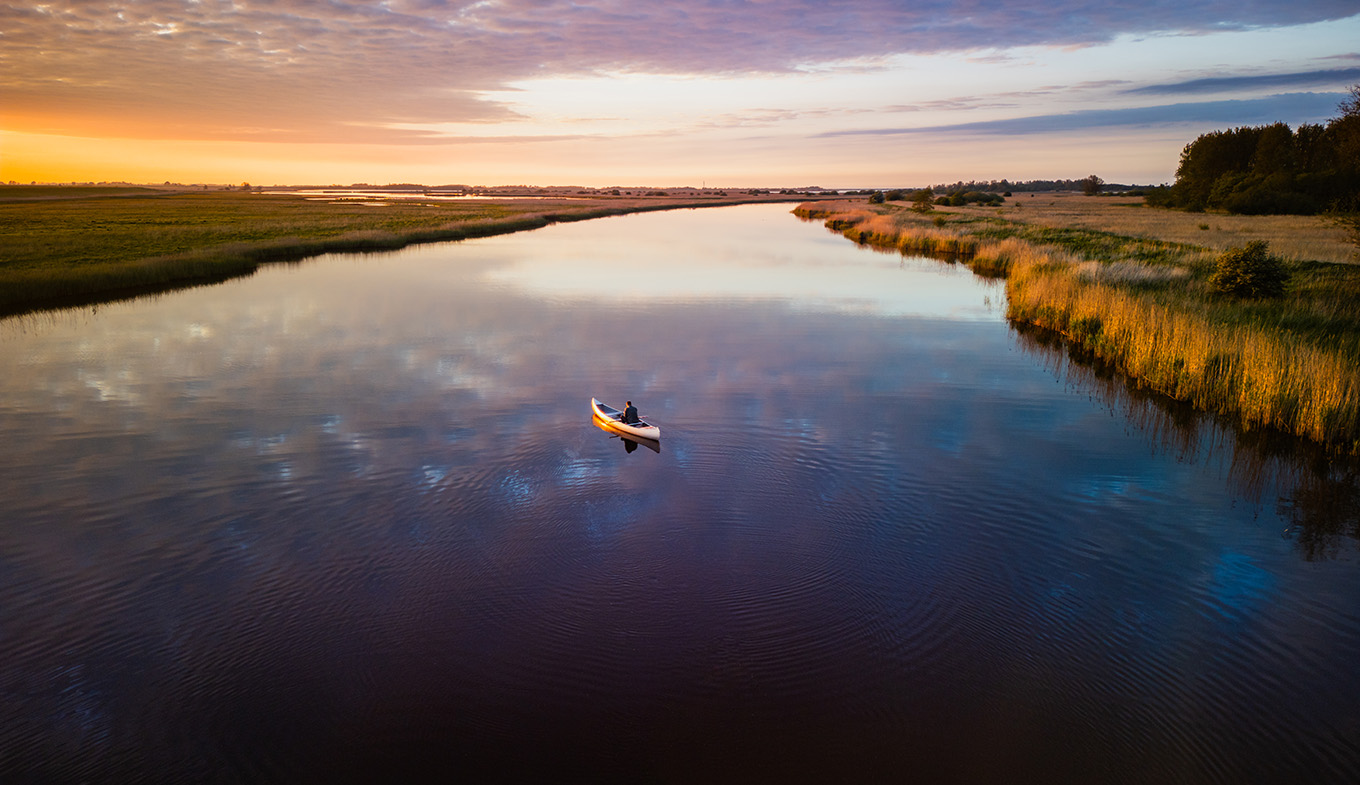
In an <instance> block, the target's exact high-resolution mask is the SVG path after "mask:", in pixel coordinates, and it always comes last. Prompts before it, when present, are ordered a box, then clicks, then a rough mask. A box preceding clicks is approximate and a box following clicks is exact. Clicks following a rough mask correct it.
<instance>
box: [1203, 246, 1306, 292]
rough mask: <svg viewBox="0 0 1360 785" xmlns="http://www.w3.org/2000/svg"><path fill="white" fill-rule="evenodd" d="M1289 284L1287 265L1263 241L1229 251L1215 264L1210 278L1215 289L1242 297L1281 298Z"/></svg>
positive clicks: (1210, 282)
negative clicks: (1271, 252)
mask: <svg viewBox="0 0 1360 785" xmlns="http://www.w3.org/2000/svg"><path fill="white" fill-rule="evenodd" d="M1288 282H1289V271H1288V270H1286V269H1285V267H1284V262H1283V261H1282V260H1281V259H1280V258H1279V257H1277V256H1271V255H1270V253H1269V251H1268V250H1267V246H1266V243H1265V241H1263V240H1253V241H1251V242H1249V243H1247V245H1246V247H1245V248H1233V249H1232V250H1229V251H1225V252H1224V253H1223V255H1222V256H1220V257H1218V260H1217V261H1215V262H1214V272H1213V274H1212V275H1210V276H1209V284H1210V285H1211V286H1213V287H1214V288H1215V289H1217V290H1218V291H1220V292H1224V293H1226V294H1231V295H1236V296H1238V297H1279V296H1281V295H1283V294H1284V287H1285V284H1286V283H1288Z"/></svg>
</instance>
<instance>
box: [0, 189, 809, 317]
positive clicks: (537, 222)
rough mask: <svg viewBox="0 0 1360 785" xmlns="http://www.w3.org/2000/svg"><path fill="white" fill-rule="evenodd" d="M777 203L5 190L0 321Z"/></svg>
mask: <svg viewBox="0 0 1360 785" xmlns="http://www.w3.org/2000/svg"><path fill="white" fill-rule="evenodd" d="M789 198H790V197H783V199H784V200H787V199H789ZM776 199H779V197H774V196H770V195H761V196H749V195H748V196H739V197H732V198H723V199H717V198H711V197H710V198H703V199H695V198H666V197H654V198H632V199H628V198H624V199H614V198H600V199H527V200H509V199H505V200H500V201H495V200H474V201H442V202H441V201H416V200H410V201H407V200H391V201H379V200H370V201H365V202H358V201H352V200H348V201H346V200H341V201H335V200H324V199H308V198H305V197H302V196H298V195H295V194H265V193H251V192H242V191H188V190H181V191H156V190H153V189H142V188H135V187H134V188H126V187H113V186H111V187H97V186H96V187H87V188H72V187H50V188H45V187H43V186H0V315H2V314H13V313H22V312H25V311H31V310H37V309H41V308H45V307H58V306H61V305H67V304H71V303H79V302H95V301H99V300H105V299H111V298H117V297H120V296H128V295H130V294H136V293H140V292H145V291H163V290H165V289H169V288H175V287H178V286H186V285H194V284H198V283H203V282H209V281H216V280H222V279H225V278H230V277H234V276H239V275H247V274H249V273H251V272H253V271H254V270H255V269H256V268H257V267H258V266H259V265H260V264H261V263H264V262H271V261H288V260H296V259H301V258H304V257H307V256H311V255H315V254H320V253H328V252H335V251H368V250H386V249H392V248H400V247H402V246H404V245H408V244H410V243H416V242H429V241H435V240H458V239H464V238H467V237H477V236H484V235H489V234H501V233H505V232H511V231H518V230H523V229H532V228H536V227H541V226H546V225H548V224H550V223H554V222H560V221H572V220H583V219H587V218H595V217H602V216H607V215H619V214H623V213H629V212H639V211H644V210H662V209H673V208H677V207H687V206H710V205H716V204H732V203H735V202H742V201H769V200H776Z"/></svg>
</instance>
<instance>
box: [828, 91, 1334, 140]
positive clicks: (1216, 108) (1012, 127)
mask: <svg viewBox="0 0 1360 785" xmlns="http://www.w3.org/2000/svg"><path fill="white" fill-rule="evenodd" d="M1344 97H1345V94H1343V93H1285V94H1281V95H1274V96H1270V97H1269V98H1258V99H1253V100H1246V101H1205V102H1201V103H1184V104H1167V105H1162V106H1145V107H1132V108H1125V109H1091V110H1087V111H1082V112H1069V113H1066V114H1049V115H1033V116H1030V117H1013V118H1007V119H1002V120H984V121H981V122H975V123H956V124H953V125H933V126H923V127H918V128H874V129H862V130H846V131H828V132H826V133H823V134H818V136H819V137H820V138H831V137H842V136H898V135H905V134H922V133H975V134H1008V135H1015V134H1044V133H1062V132H1065V131H1081V130H1088V129H1092V128H1112V127H1122V128H1132V127H1146V126H1157V125H1184V124H1212V125H1219V126H1236V125H1264V124H1268V123H1274V122H1288V123H1291V124H1297V123H1305V122H1319V121H1322V120H1325V119H1327V118H1328V117H1333V116H1335V115H1336V106H1337V103H1339V102H1340V101H1341V99H1342V98H1344Z"/></svg>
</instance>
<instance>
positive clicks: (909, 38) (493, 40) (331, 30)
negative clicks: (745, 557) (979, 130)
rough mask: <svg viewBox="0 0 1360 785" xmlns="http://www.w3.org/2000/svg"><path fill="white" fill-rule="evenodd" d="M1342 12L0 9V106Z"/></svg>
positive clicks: (262, 123) (675, 65) (770, 63)
mask: <svg viewBox="0 0 1360 785" xmlns="http://www.w3.org/2000/svg"><path fill="white" fill-rule="evenodd" d="M1355 13H1356V8H1355V4H1354V0H1302V1H1301V2H1294V3H1288V4H1274V3H1247V4H1242V3H1240V2H1237V0H1210V1H1209V2H1203V3H1185V2H1183V0H1150V1H1149V2H1146V3H1139V4H1123V3H1120V4H1108V5H1092V4H1091V3H1089V2H1088V0H1054V1H1053V2H1038V0H1025V1H1024V2H1008V3H986V4H984V3H979V2H976V0H920V2H911V3H907V2H900V0H860V1H859V2H855V3H848V4H831V3H826V2H824V0H746V1H745V2H740V3H736V2H731V0H685V1H683V2H681V1H680V0H673V1H672V2H655V3H636V2H632V0H496V1H495V2H486V1H484V0H387V2H383V3H368V2H359V1H358V0H324V1H323V0H274V1H273V2H263V0H234V2H233V1H230V0H199V1H198V2H192V3H184V2H182V0H140V1H139V2H137V3H126V2H107V1H105V0H47V2H44V3H43V4H41V5H28V6H18V5H13V4H9V5H0V38H2V39H3V40H4V42H5V44H4V47H3V48H0V74H3V76H0V103H3V104H4V105H5V106H6V124H7V126H10V127H11V128H14V129H17V130H27V131H35V132H45V133H73V132H81V131H95V130H98V129H97V126H99V125H101V124H102V125H105V126H113V127H116V128H122V129H125V132H126V133H129V134H135V135H139V136H146V135H152V136H155V135H157V134H159V137H158V138H176V137H178V138H205V137H206V138H242V133H243V132H242V131H240V130H239V129H242V128H246V129H255V130H254V131H252V133H259V129H267V130H269V129H272V131H271V133H273V135H274V136H275V137H276V138H279V139H280V140H283V139H289V140H292V139H306V140H309V141H322V142H324V141H330V140H332V139H335V140H339V139H342V138H343V139H344V140H346V141H352V140H353V139H354V136H353V135H354V127H353V120H354V119H355V118H356V117H362V118H363V119H364V120H365V121H366V122H368V123H369V124H371V125H372V126H373V128H372V130H370V131H369V132H368V133H369V135H370V136H371V137H372V138H373V139H374V140H379V139H384V138H387V137H385V136H384V134H386V133H387V132H385V131H383V130H382V128H383V127H384V126H390V125H393V124H401V123H407V124H415V123H438V122H493V121H502V120H507V119H513V117H514V114H513V112H512V110H511V109H510V108H509V107H507V106H506V105H505V104H503V103H498V102H496V101H493V100H488V99H487V98H485V97H484V94H485V93H487V92H491V91H503V90H505V89H506V88H507V86H509V85H511V84H513V83H514V82H515V81H517V80H524V79H530V78H542V77H548V76H560V75H571V74H580V75H589V74H597V73H612V72H646V73H687V74H694V73H702V74H733V73H771V72H790V71H796V70H798V69H800V68H803V67H806V66H808V65H809V64H817V63H832V62H836V61H846V60H851V59H857V58H875V57H886V56H890V55H894V54H901V53H918V54H925V53H933V52H944V51H952V52H961V51H975V52H982V51H985V50H988V49H1005V48H1008V47H1016V46H1029V45H1053V46H1082V45H1091V44H1098V43H1102V42H1106V41H1110V40H1112V39H1113V38H1114V37H1116V36H1119V35H1121V34H1129V33H1133V34H1143V33H1155V32H1159V31H1181V32H1192V33H1203V32H1211V31H1218V30H1225V29H1248V28H1253V27H1259V26H1273V25H1293V24H1302V23H1308V22H1317V21H1321V20H1329V19H1339V18H1345V17H1349V16H1353V15H1355ZM109 117H117V118H118V121H117V122H114V123H104V122H102V121H104V120H107V118H109ZM100 133H107V131H100Z"/></svg>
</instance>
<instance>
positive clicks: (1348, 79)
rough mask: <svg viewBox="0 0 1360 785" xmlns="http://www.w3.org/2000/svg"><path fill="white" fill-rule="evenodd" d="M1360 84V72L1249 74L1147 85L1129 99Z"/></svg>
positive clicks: (1127, 91) (1133, 90)
mask: <svg viewBox="0 0 1360 785" xmlns="http://www.w3.org/2000/svg"><path fill="white" fill-rule="evenodd" d="M1356 81H1360V68H1330V69H1326V70H1321V71H1303V72H1299V73H1289V74H1246V75H1241V76H1214V77H1206V78H1203V79H1190V80H1187V81H1184V82H1173V83H1171V84H1156V85H1146V86H1144V87H1135V88H1132V89H1129V90H1125V91H1124V93H1125V94H1126V95H1175V94H1178V93H1220V92H1227V91H1230V90H1251V89H1261V88H1266V89H1273V88H1280V87H1331V86H1341V85H1346V84H1348V83H1352V82H1356Z"/></svg>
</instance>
